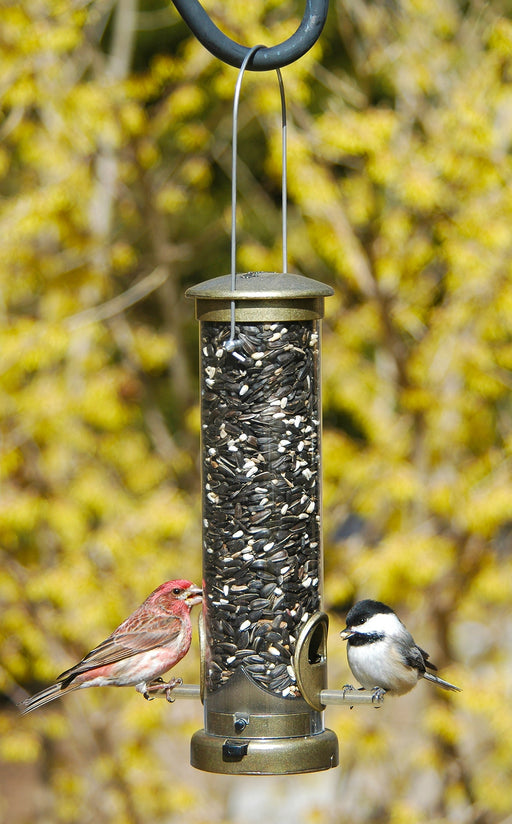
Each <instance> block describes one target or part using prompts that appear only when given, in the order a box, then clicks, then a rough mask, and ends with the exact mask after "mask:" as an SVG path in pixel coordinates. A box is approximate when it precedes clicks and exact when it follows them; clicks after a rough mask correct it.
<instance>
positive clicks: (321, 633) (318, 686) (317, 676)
mask: <svg viewBox="0 0 512 824" xmlns="http://www.w3.org/2000/svg"><path fill="white" fill-rule="evenodd" d="M328 627H329V619H328V617H327V615H326V614H325V613H324V612H315V614H314V615H312V616H311V618H310V619H309V620H308V621H307V622H306V623H305V624H304V627H303V629H302V631H301V633H300V635H299V637H298V638H297V646H296V648H295V655H294V658H293V666H294V670H295V675H296V677H297V685H298V687H299V689H300V691H301V694H302V697H303V698H304V700H305V701H307V703H308V704H309V706H310V707H313V709H315V710H318V711H319V712H321V711H322V710H323V709H324V705H323V704H322V702H321V701H320V692H321V691H322V690H323V689H325V688H326V686H327V630H328Z"/></svg>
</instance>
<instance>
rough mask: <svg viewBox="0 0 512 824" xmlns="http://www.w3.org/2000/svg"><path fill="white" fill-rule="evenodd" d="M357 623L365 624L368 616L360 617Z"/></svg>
mask: <svg viewBox="0 0 512 824" xmlns="http://www.w3.org/2000/svg"><path fill="white" fill-rule="evenodd" d="M357 623H358V626H361V624H365V623H366V618H360V619H359V621H358V622H357Z"/></svg>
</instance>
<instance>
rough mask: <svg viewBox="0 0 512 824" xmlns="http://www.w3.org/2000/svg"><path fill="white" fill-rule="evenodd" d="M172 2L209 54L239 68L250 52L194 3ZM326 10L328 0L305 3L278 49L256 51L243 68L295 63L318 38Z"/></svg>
mask: <svg viewBox="0 0 512 824" xmlns="http://www.w3.org/2000/svg"><path fill="white" fill-rule="evenodd" d="M173 3H174V5H175V6H176V8H177V10H178V11H179V13H180V14H181V16H182V17H183V19H184V21H185V23H186V24H187V26H188V27H189V28H190V29H191V31H192V33H193V34H195V36H196V37H197V39H198V40H199V42H200V43H202V44H203V46H204V47H205V48H206V49H208V51H209V52H211V53H212V54H213V55H214V56H215V57H218V58H219V59H220V60H223V61H224V62H225V63H229V65H230V66H236V67H237V68H240V66H241V65H242V63H243V60H244V58H245V57H246V56H247V54H248V52H249V51H250V49H249V48H247V47H246V46H241V45H240V44H239V43H237V42H236V41H235V40H231V38H230V37H227V36H226V35H225V34H224V33H223V32H221V30H220V29H218V28H217V26H216V25H215V23H214V22H213V21H212V20H211V19H210V18H209V17H208V15H207V13H206V12H205V10H204V9H203V7H202V6H201V4H200V3H199V2H198V0H173ZM328 9H329V0H306V9H305V11H304V17H303V18H302V21H301V24H300V26H299V28H298V29H297V31H296V32H295V34H292V36H291V37H289V38H288V40H285V41H284V43H280V44H279V45H278V46H271V47H270V48H262V49H259V50H258V51H257V52H256V53H255V54H254V55H253V57H252V59H251V60H250V64H248V65H247V69H250V70H252V71H256V72H264V71H270V70H271V69H281V68H282V67H283V66H288V65H289V64H290V63H293V62H294V61H295V60H298V59H299V57H302V55H303V54H306V52H307V51H309V49H310V48H311V46H313V45H314V44H315V43H316V41H317V40H318V38H319V37H320V34H321V32H322V29H323V27H324V24H325V21H326V19H327V11H328Z"/></svg>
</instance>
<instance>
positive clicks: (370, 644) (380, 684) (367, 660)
mask: <svg viewBox="0 0 512 824" xmlns="http://www.w3.org/2000/svg"><path fill="white" fill-rule="evenodd" d="M340 635H341V637H342V638H344V639H345V640H346V641H347V642H348V644H347V658H348V663H349V666H350V669H351V670H352V672H353V674H354V675H355V677H356V678H357V680H358V681H359V682H360V683H361V684H362V685H363V687H365V689H378V690H384V691H385V692H386V693H389V694H390V695H403V694H404V693H406V692H409V690H412V688H413V687H414V686H416V684H417V683H418V681H419V679H420V678H426V680H427V681H432V682H433V683H434V684H437V685H438V686H439V687H443V689H445V690H453V691H454V692H460V689H459V687H456V686H454V684H449V683H448V681H443V679H442V678H438V676H437V675H433V674H432V673H431V672H427V668H428V669H431V670H436V669H437V667H435V666H434V664H431V663H430V661H429V660H428V657H429V656H428V653H427V652H425V650H422V649H421V647H418V646H417V645H416V644H415V642H414V638H413V637H412V635H411V633H410V632H409V631H408V630H407V629H406V628H405V626H404V625H403V624H402V622H401V620H400V618H399V617H398V616H397V615H396V614H395V613H394V612H393V610H392V609H391V607H388V606H386V604H383V603H381V602H380V601H371V600H370V599H365V600H364V601H358V603H357V604H355V605H354V606H353V607H352V609H351V610H350V611H349V613H348V615H347V626H346V627H345V629H344V630H343V632H341V633H340Z"/></svg>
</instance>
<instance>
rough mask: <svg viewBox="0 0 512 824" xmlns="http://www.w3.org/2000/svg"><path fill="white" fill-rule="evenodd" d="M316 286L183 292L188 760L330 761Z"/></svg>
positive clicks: (264, 280)
mask: <svg viewBox="0 0 512 824" xmlns="http://www.w3.org/2000/svg"><path fill="white" fill-rule="evenodd" d="M330 294H332V289H331V288H330V287H328V286H326V285H325V284H323V283H318V282H316V281H314V280H310V279H308V278H305V277H302V276H300V275H293V274H287V273H273V272H248V273H245V274H239V275H237V285H236V290H233V289H232V284H231V281H230V277H229V276H225V277H220V278H215V279H213V280H210V281H207V282H205V283H201V284H199V285H197V286H194V287H192V288H191V289H189V290H188V292H187V296H189V297H192V298H194V299H195V301H196V317H197V318H198V320H199V321H200V348H201V367H200V376H201V377H200V380H201V441H202V445H201V453H202V488H203V571H204V607H203V615H202V622H201V624H202V630H201V633H200V634H201V649H202V651H201V658H202V665H201V695H202V699H203V703H204V729H203V730H201V731H199V732H196V733H195V735H194V736H193V739H192V744H191V763H192V765H193V766H195V767H198V768H199V769H202V770H207V771H211V772H218V773H235V774H247V773H258V774H284V773H303V772H312V771H316V770H324V769H328V768H329V767H333V766H336V765H337V763H338V746H337V739H336V736H335V735H334V733H333V732H331V731H330V730H326V729H324V724H323V715H322V710H323V705H322V703H321V701H320V692H321V690H322V689H325V688H326V686H327V663H326V644H327V627H328V620H327V616H326V615H325V614H324V613H323V612H322V611H321V581H322V529H321V401H320V319H321V318H322V316H323V304H324V297H326V296H327V295H330ZM233 306H234V316H233ZM233 320H234V327H233Z"/></svg>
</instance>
